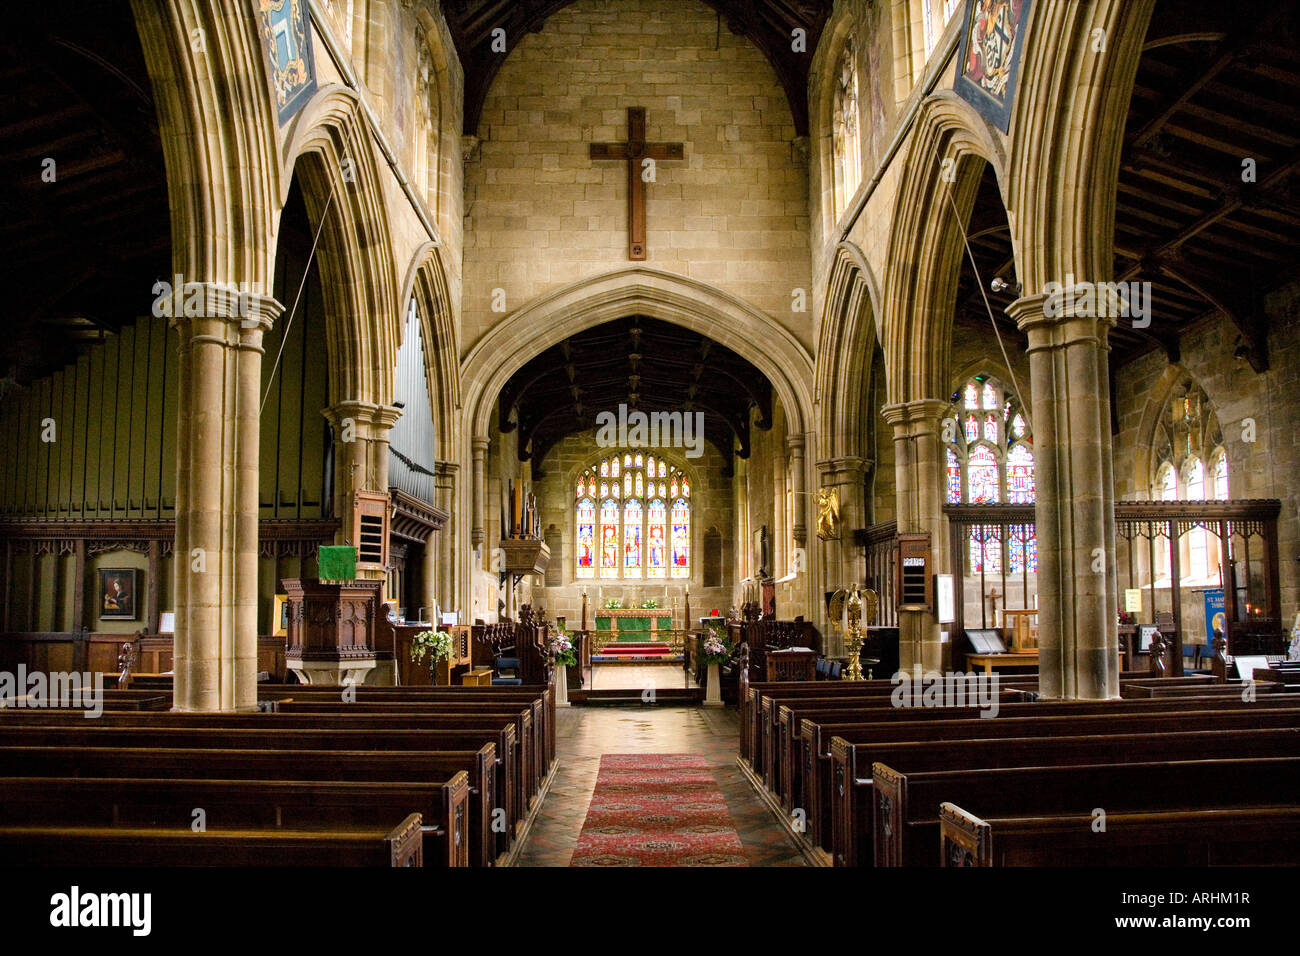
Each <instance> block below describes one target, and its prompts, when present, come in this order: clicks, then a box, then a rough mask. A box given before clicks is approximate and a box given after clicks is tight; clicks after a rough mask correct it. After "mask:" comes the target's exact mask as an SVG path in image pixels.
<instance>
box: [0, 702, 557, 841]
mask: <svg viewBox="0 0 1300 956" xmlns="http://www.w3.org/2000/svg"><path fill="white" fill-rule="evenodd" d="M319 706H320V707H321V708H323V709H322V710H321V712H317V710H316V709H315V708H314V707H313V706H307V707H305V708H303V709H302V710H295V711H294V712H293V713H286V714H273V715H267V714H166V715H157V716H144V715H141V716H139V717H138V718H135V719H132V718H128V717H122V716H120V715H117V714H113V715H108V714H105V715H104V717H102V718H100V719H99V720H96V721H90V722H87V723H93V724H95V725H98V726H101V727H108V726H120V727H156V726H157V727H165V728H170V729H179V728H187V727H188V728H215V727H229V728H232V729H238V730H240V731H246V730H260V731H270V732H274V731H276V730H277V729H281V730H289V729H291V730H295V731H308V730H315V729H325V728H331V729H339V730H357V731H362V730H366V731H370V730H384V731H393V730H401V731H411V730H416V729H426V730H429V731H431V732H436V733H444V732H456V733H474V732H480V733H481V734H482V735H483V737H482V739H480V740H478V741H477V742H476V744H475V749H477V746H478V745H479V744H481V743H482V740H488V739H490V740H492V741H493V742H494V743H495V745H496V748H497V750H496V752H497V755H498V759H499V761H500V763H501V770H502V773H501V786H502V787H503V788H504V787H507V786H508V787H510V789H509V790H508V791H506V793H507V794H508V796H507V797H506V798H504V802H501V803H498V804H497V805H498V806H501V807H503V808H505V809H506V812H507V816H508V818H509V823H510V826H511V828H512V831H513V828H514V827H515V824H516V821H520V822H522V819H523V816H524V815H526V814H527V812H528V809H529V807H530V806H531V802H532V800H533V798H534V797H535V795H536V794H537V781H536V777H535V775H534V773H533V765H534V762H535V757H534V753H535V747H536V744H537V741H536V739H535V738H534V737H533V735H532V732H531V728H532V723H531V716H530V714H529V712H528V711H518V712H515V711H509V710H502V711H499V712H497V711H492V712H485V711H483V710H481V709H479V708H473V707H470V708H469V710H468V711H467V712H461V711H462V710H463V709H464V708H463V706H462V705H458V706H457V707H455V708H452V712H450V713H446V712H443V710H442V709H441V708H436V707H435V708H424V707H421V706H418V705H413V706H412V707H410V708H407V709H405V710H397V711H394V710H392V709H391V708H373V707H371V706H370V705H368V704H361V703H357V704H342V705H340V707H342V708H346V709H343V710H335V709H334V708H333V706H327V705H319ZM56 713H58V712H56V711H26V712H22V715H23V716H22V717H21V718H20V719H21V720H24V721H25V723H24V724H23V725H24V726H36V725H39V724H52V723H55V722H59V723H60V725H61V726H67V727H69V728H73V729H75V728H76V727H78V726H80V725H79V724H78V723H77V722H76V720H74V719H71V717H70V716H69V715H74V714H75V712H73V711H69V712H65V714H64V715H63V716H61V717H60V718H53V717H52V715H54V714H56ZM12 714H13V716H15V717H17V716H18V714H19V712H17V711H14V712H12ZM42 715H45V716H47V717H50V719H48V720H47V719H43V718H42ZM5 726H6V724H5V722H4V719H3V717H0V732H2V731H3V730H4V728H5ZM519 727H522V728H523V731H522V733H521V732H520V731H519V730H518V729H517V728H519ZM371 736H372V737H373V736H374V735H371ZM300 737H301V735H294V737H293V738H291V739H293V740H297V739H299V738H300ZM389 737H390V735H389V734H385V739H388V738H389ZM467 743H469V741H466V740H461V741H459V742H453V741H450V740H448V741H445V742H444V743H443V744H439V745H437V746H431V747H429V748H426V749H437V750H447V749H460V748H461V747H462V746H464V745H465V744H467ZM250 746H251V745H250ZM268 746H276V745H275V744H269V745H268ZM369 746H370V745H369V744H367V745H366V747H369ZM366 747H361V746H356V747H351V748H348V749H366ZM371 749H390V748H389V747H387V746H378V745H376V746H375V747H373V748H371Z"/></svg>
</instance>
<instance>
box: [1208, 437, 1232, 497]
mask: <svg viewBox="0 0 1300 956" xmlns="http://www.w3.org/2000/svg"><path fill="white" fill-rule="evenodd" d="M1210 474H1211V475H1213V478H1214V497H1215V498H1216V499H1217V500H1218V501H1227V500H1228V455H1227V453H1226V452H1225V451H1224V450H1223V449H1222V448H1216V449H1215V450H1214V454H1213V455H1211V456H1210Z"/></svg>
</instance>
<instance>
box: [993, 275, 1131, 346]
mask: <svg viewBox="0 0 1300 956" xmlns="http://www.w3.org/2000/svg"><path fill="white" fill-rule="evenodd" d="M1098 300H1100V301H1098ZM1119 311H1120V305H1119V303H1118V301H1117V300H1116V299H1115V298H1114V293H1113V292H1112V291H1111V290H1110V287H1109V284H1107V283H1096V284H1089V285H1086V286H1083V287H1082V288H1081V286H1080V284H1079V283H1072V284H1070V285H1063V284H1062V283H1051V282H1049V283H1048V291H1046V292H1038V293H1035V294H1033V295H1026V296H1021V297H1020V298H1019V299H1016V301H1015V302H1012V303H1011V304H1010V305H1009V306H1007V309H1006V313H1007V315H1008V316H1009V317H1010V318H1012V319H1014V320H1015V323H1016V326H1017V327H1018V328H1019V329H1020V330H1021V331H1022V332H1024V333H1025V335H1026V336H1027V337H1028V339H1029V347H1028V349H1026V351H1027V352H1031V353H1032V352H1036V351H1039V350H1042V349H1060V348H1065V347H1067V346H1070V345H1075V344H1078V343H1081V342H1087V343H1090V344H1093V345H1096V346H1097V347H1098V348H1101V349H1108V348H1109V347H1110V346H1109V335H1110V328H1111V326H1113V325H1114V324H1115V316H1117V315H1118V314H1119Z"/></svg>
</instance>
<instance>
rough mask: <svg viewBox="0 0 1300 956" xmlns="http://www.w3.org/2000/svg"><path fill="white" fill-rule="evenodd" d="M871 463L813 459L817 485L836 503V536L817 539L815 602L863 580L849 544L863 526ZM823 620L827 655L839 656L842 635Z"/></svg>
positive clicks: (847, 458)
mask: <svg viewBox="0 0 1300 956" xmlns="http://www.w3.org/2000/svg"><path fill="white" fill-rule="evenodd" d="M871 465H872V463H871V460H870V459H868V458H859V457H858V456H856V455H842V456H840V457H839V458H826V459H823V460H822V461H819V462H817V471H818V473H819V474H820V475H821V488H827V489H831V488H833V489H834V490H835V493H836V497H837V498H838V499H839V505H840V523H839V529H840V536H839V538H835V539H832V540H829V541H822V542H821V553H822V562H821V566H822V579H823V587H822V592H823V593H822V594H818V595H816V596H815V597H816V599H817V600H819V601H822V600H824V599H825V593H824V592H826V591H837V590H839V589H840V588H844V587H848V586H849V585H851V584H854V583H857V584H861V583H863V582H862V575H863V567H862V564H861V562H860V561H859V560H858V553H857V549H856V548H855V547H854V546H853V532H854V530H855V529H857V528H864V527H866V520H867V519H866V510H865V507H864V505H865V494H866V493H865V491H864V488H865V484H866V477H867V472H868V471H869V470H870V469H871ZM819 490H820V489H819ZM827 623H828V628H827V633H826V640H827V642H828V653H829V654H830V655H831V656H843V655H844V636H843V635H842V634H840V633H839V631H837V630H835V628H834V626H833V624H831V622H827Z"/></svg>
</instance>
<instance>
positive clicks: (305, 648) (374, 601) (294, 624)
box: [283, 578, 383, 684]
mask: <svg viewBox="0 0 1300 956" xmlns="http://www.w3.org/2000/svg"><path fill="white" fill-rule="evenodd" d="M283 584H284V590H285V593H286V594H287V595H288V596H289V629H288V630H289V634H288V638H289V641H288V649H287V651H286V654H285V660H286V664H287V666H288V668H289V670H291V671H293V672H294V674H295V675H297V677H298V679H299V680H300V681H302V682H303V683H304V684H343V683H351V682H355V683H357V684H362V683H365V676H366V674H367V673H369V672H370V671H371V670H373V669H374V668H375V666H376V664H377V659H376V645H375V641H376V638H377V636H378V635H377V629H376V615H377V614H378V613H379V607H380V601H379V597H380V590H381V589H382V588H383V582H382V581H346V582H336V583H324V582H322V581H318V580H312V579H299V578H286V579H285V581H284V582H283Z"/></svg>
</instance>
